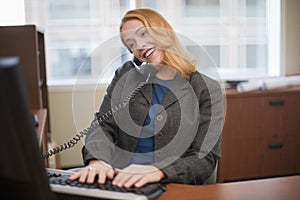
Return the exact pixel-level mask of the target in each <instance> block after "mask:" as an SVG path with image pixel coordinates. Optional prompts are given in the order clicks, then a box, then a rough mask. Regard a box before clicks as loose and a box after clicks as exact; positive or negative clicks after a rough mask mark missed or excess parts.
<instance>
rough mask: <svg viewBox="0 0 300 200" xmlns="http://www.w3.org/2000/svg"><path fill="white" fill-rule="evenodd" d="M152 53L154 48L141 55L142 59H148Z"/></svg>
mask: <svg viewBox="0 0 300 200" xmlns="http://www.w3.org/2000/svg"><path fill="white" fill-rule="evenodd" d="M154 51H155V48H151V49H148V50H147V51H146V52H145V53H143V57H144V58H146V59H148V58H149V57H150V56H151V55H152V53H153V52H154Z"/></svg>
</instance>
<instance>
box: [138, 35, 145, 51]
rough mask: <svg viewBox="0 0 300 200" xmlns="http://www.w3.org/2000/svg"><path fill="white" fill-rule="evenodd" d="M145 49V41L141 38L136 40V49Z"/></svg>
mask: <svg viewBox="0 0 300 200" xmlns="http://www.w3.org/2000/svg"><path fill="white" fill-rule="evenodd" d="M145 47H146V41H145V40H144V39H142V38H139V39H137V41H136V48H137V49H143V48H145Z"/></svg>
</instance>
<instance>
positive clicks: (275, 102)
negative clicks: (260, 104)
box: [269, 100, 284, 106]
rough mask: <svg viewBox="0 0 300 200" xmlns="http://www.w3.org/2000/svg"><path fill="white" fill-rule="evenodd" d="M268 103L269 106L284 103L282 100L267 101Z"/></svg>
mask: <svg viewBox="0 0 300 200" xmlns="http://www.w3.org/2000/svg"><path fill="white" fill-rule="evenodd" d="M269 104H270V105H271V106H283V105H284V100H274V101H269Z"/></svg>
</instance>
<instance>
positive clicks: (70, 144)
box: [42, 74, 150, 159]
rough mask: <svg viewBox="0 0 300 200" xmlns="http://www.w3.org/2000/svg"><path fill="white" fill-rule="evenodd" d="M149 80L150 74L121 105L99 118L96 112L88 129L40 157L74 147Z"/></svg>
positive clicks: (126, 102) (123, 105)
mask: <svg viewBox="0 0 300 200" xmlns="http://www.w3.org/2000/svg"><path fill="white" fill-rule="evenodd" d="M149 78H150V74H149V75H148V78H147V79H146V81H145V82H140V83H139V85H138V86H137V87H136V88H135V89H134V90H133V91H132V92H131V93H130V94H129V95H128V96H126V97H125V98H124V99H123V101H122V103H120V104H118V105H117V106H114V107H113V108H111V109H110V110H109V111H107V112H106V113H105V114H103V115H101V116H97V115H98V112H97V113H96V114H95V116H96V118H97V120H94V121H93V122H92V123H91V125H90V126H89V127H87V128H86V129H84V130H82V131H80V132H79V133H77V134H76V135H75V136H74V137H73V138H72V139H70V140H69V141H68V142H65V143H64V144H61V145H59V146H57V147H54V148H52V149H50V150H49V151H47V152H44V153H43V154H42V157H43V158H44V159H45V158H49V157H50V156H53V155H55V154H57V153H59V152H62V151H64V150H67V149H70V148H72V147H73V146H75V145H76V144H77V143H78V142H79V141H80V140H81V139H82V138H83V137H84V136H86V135H87V134H88V133H89V131H90V130H91V129H94V128H96V127H97V126H99V125H102V124H103V123H104V122H105V121H107V120H108V119H109V118H111V117H112V116H113V114H114V113H116V112H118V111H119V110H120V109H122V108H124V107H125V106H126V105H127V104H128V103H129V101H130V100H131V99H132V98H133V97H134V96H135V95H136V94H137V93H138V92H139V91H140V90H141V89H142V87H144V85H146V84H147V83H148V81H149Z"/></svg>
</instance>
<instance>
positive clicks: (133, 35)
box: [121, 19, 161, 64]
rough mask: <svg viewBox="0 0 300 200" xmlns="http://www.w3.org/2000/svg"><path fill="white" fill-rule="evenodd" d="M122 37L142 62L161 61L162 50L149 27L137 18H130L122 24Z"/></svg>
mask: <svg viewBox="0 0 300 200" xmlns="http://www.w3.org/2000/svg"><path fill="white" fill-rule="evenodd" d="M121 37H122V39H123V41H124V43H125V45H126V46H127V48H128V49H130V51H132V52H133V54H134V56H135V57H136V58H137V59H138V60H140V61H141V62H148V63H151V64H160V63H161V51H160V50H159V49H158V48H157V47H158V46H157V44H156V42H155V40H154V39H153V38H152V37H151V36H150V35H149V32H148V29H147V28H146V27H145V26H144V24H143V23H142V22H141V21H140V20H137V19H130V20H128V21H126V22H125V23H124V24H123V25H122V29H121Z"/></svg>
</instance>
